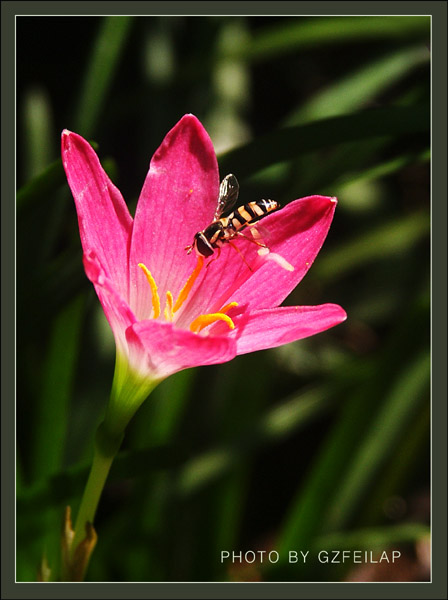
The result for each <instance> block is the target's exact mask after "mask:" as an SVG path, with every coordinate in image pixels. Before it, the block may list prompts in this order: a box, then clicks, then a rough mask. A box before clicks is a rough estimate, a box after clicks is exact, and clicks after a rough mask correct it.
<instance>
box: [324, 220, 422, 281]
mask: <svg viewBox="0 0 448 600" xmlns="http://www.w3.org/2000/svg"><path fill="white" fill-rule="evenodd" d="M429 227H430V222H429V215H428V214H427V213H424V212H421V211H419V212H414V213H411V214H409V215H406V216H404V217H401V218H400V219H394V220H391V221H389V222H387V223H385V224H384V223H381V224H380V225H379V226H378V227H375V228H374V229H372V230H371V231H368V232H363V233H362V235H360V236H358V237H356V238H355V239H352V240H350V241H349V242H348V243H347V244H344V245H343V246H340V247H339V248H334V249H333V250H332V252H331V255H330V254H327V255H325V256H322V258H321V259H319V261H318V262H317V263H316V265H315V266H314V267H313V277H316V279H323V280H325V281H326V282H329V281H331V280H332V279H333V278H334V277H338V278H339V277H343V276H344V275H347V274H348V273H350V272H351V271H352V270H354V269H356V268H359V267H360V266H363V267H364V266H365V265H366V264H369V263H371V262H373V261H377V260H380V259H383V260H384V259H387V258H388V257H389V256H391V255H395V254H397V253H399V252H404V251H406V250H408V249H409V248H411V247H412V246H413V245H414V244H416V243H417V242H418V241H419V240H420V239H422V237H424V236H426V235H428V234H429ZM379 242H380V243H379Z"/></svg>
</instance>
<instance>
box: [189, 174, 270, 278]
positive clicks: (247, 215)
mask: <svg viewBox="0 0 448 600" xmlns="http://www.w3.org/2000/svg"><path fill="white" fill-rule="evenodd" d="M238 195H239V184H238V181H237V178H236V177H235V175H232V174H229V175H226V177H224V179H223V180H222V181H221V185H220V186H219V195H218V201H217V205H216V210H215V215H214V217H213V221H212V222H211V223H210V225H208V227H206V228H205V229H203V230H202V231H198V233H196V235H195V236H194V240H193V243H192V244H191V245H190V246H187V247H186V248H185V250H187V253H188V254H190V252H191V251H192V250H193V248H194V249H195V251H196V254H198V255H199V256H203V257H204V258H208V257H209V256H211V255H212V254H213V253H214V251H215V249H216V248H218V256H219V252H220V251H221V247H222V246H223V245H224V244H226V243H227V244H230V245H231V246H232V247H233V248H234V249H235V250H236V251H237V252H238V253H240V251H239V250H238V248H237V247H236V246H235V245H234V244H232V242H231V240H232V239H233V238H235V237H236V236H242V237H244V238H246V239H247V240H249V241H250V242H254V243H255V244H257V245H258V246H261V247H263V248H266V246H265V244H263V243H261V242H260V241H256V240H255V239H251V238H248V237H247V236H245V235H244V234H243V233H242V232H241V230H242V229H244V228H245V227H247V226H252V225H253V224H254V223H255V222H256V221H258V220H259V219H261V217H263V216H264V215H267V214H268V213H270V212H271V211H273V210H275V209H277V208H279V206H280V205H279V204H278V202H276V201H275V200H256V201H254V202H249V203H248V204H244V205H242V206H240V207H238V208H237V209H236V210H234V211H233V212H231V213H230V214H229V215H228V216H226V217H223V216H222V215H223V214H224V213H226V212H228V211H229V210H231V208H233V206H234V205H235V203H236V201H237V200H238ZM254 237H255V236H254ZM240 254H241V253H240ZM243 260H244V258H243ZM244 262H246V261H244ZM246 264H247V263H246ZM248 266H249V265H248ZM249 268H250V267H249Z"/></svg>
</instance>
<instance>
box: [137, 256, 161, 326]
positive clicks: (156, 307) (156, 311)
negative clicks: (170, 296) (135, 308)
mask: <svg viewBox="0 0 448 600" xmlns="http://www.w3.org/2000/svg"><path fill="white" fill-rule="evenodd" d="M138 266H139V267H140V269H141V270H142V271H143V273H144V274H145V276H146V279H147V280H148V283H149V287H150V288H151V299H152V310H153V318H154V319H157V317H158V316H159V315H160V298H159V292H158V291H157V284H156V282H155V281H154V277H153V276H152V275H151V271H150V270H149V269H148V268H147V267H146V266H145V265H144V264H143V263H138Z"/></svg>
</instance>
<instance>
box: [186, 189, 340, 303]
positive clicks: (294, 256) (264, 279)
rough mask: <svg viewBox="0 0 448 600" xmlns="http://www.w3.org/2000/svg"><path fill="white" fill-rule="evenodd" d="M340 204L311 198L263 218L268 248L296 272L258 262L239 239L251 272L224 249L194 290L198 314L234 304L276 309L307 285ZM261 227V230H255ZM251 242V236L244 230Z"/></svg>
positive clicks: (250, 246) (248, 245)
mask: <svg viewBox="0 0 448 600" xmlns="http://www.w3.org/2000/svg"><path fill="white" fill-rule="evenodd" d="M336 204H337V201H336V198H329V197H326V196H308V197H306V198H301V199H299V200H295V201H294V202H291V203H290V204H288V205H287V206H285V207H284V208H282V209H281V210H279V211H276V212H274V213H271V214H269V215H267V216H266V217H264V218H263V220H262V221H261V224H260V225H259V227H260V229H261V230H262V231H263V232H264V231H266V232H267V236H268V239H266V240H265V241H266V242H267V244H268V246H269V248H270V249H271V250H272V251H273V252H276V253H278V254H280V255H281V256H282V257H283V258H284V259H286V261H288V262H289V263H290V264H291V265H292V266H293V267H294V271H287V270H285V269H284V268H282V267H281V266H280V265H278V264H277V263H275V262H274V261H270V260H266V259H265V258H262V257H260V256H258V253H257V252H258V247H257V246H256V244H254V243H251V242H249V241H247V240H244V239H242V238H235V240H234V242H235V244H236V245H237V246H238V248H239V250H240V251H241V254H242V255H243V256H244V259H245V260H246V262H247V263H248V264H249V265H251V266H252V267H253V270H252V271H251V270H250V269H249V267H248V266H247V264H245V263H244V261H243V259H242V257H241V256H239V254H238V253H237V252H235V250H234V248H232V247H230V246H229V245H226V247H224V248H223V249H222V251H221V256H220V258H219V259H218V260H216V261H214V262H212V263H211V264H210V266H209V268H207V269H206V270H205V271H206V273H205V275H204V277H203V278H202V280H201V281H200V282H198V284H197V287H196V290H195V298H194V305H195V308H196V310H198V311H199V312H200V313H206V312H215V311H216V310H219V307H221V306H223V305H225V304H227V303H228V302H230V301H235V302H238V303H239V304H241V305H247V306H248V307H249V308H254V309H255V308H256V309H260V308H269V307H275V306H278V305H279V304H281V303H282V302H283V300H284V299H285V298H286V297H287V296H288V294H289V293H290V292H291V291H292V290H293V289H294V288H295V287H296V286H297V284H298V283H299V282H300V281H301V280H302V279H303V277H304V276H305V274H306V273H307V271H308V269H309V268H310V267H311V265H312V263H313V261H314V259H315V258H316V256H317V254H318V252H319V250H320V249H321V247H322V245H323V243H324V241H325V238H326V236H327V233H328V230H329V228H330V225H331V221H332V219H333V214H334V211H335V208H336ZM256 227H257V226H256ZM244 234H245V235H246V236H247V237H251V234H250V232H248V231H247V229H246V230H244Z"/></svg>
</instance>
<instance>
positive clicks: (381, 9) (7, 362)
mask: <svg viewBox="0 0 448 600" xmlns="http://www.w3.org/2000/svg"><path fill="white" fill-rule="evenodd" d="M186 8H188V13H186ZM1 11H2V31H1V48H2V100H3V102H2V132H3V134H2V434H3V435H2V450H3V452H2V456H3V459H4V462H3V464H2V466H3V469H2V489H3V493H2V499H3V500H4V502H3V503H2V525H3V528H2V531H3V533H2V598H41V597H42V598H79V597H80V595H81V594H82V595H83V596H86V597H89V598H123V597H127V598H147V597H157V598H197V599H199V598H232V597H233V598H273V597H276V598H298V597H307V598H338V597H342V598H376V597H378V596H380V595H381V596H382V597H383V598H434V599H438V598H441V599H445V598H447V579H446V561H447V553H446V532H447V522H446V506H447V494H446V491H447V488H446V480H447V478H446V472H447V469H446V450H447V448H446V445H447V444H446V441H447V435H446V427H445V423H446V416H447V415H446V412H447V411H446V398H447V385H446V362H447V353H446V332H447V320H446V306H447V294H446V291H447V287H446V285H447V279H446V273H447V264H446V251H447V241H446V240H447V230H446V222H447V209H446V201H447V177H446V164H447V154H446V147H447V146H446V142H447V135H446V133H447V119H446V106H447V75H446V73H447V60H446V53H447V43H446V25H445V24H446V17H447V4H446V2H445V1H443V0H438V1H432V2H431V1H430V2H420V1H418V2H417V1H414V2H406V3H405V2H356V1H352V2H350V1H346V2H324V1H322V2H281V1H279V2H263V1H261V2H257V3H253V2H233V1H228V2H189V3H188V4H186V3H185V2H174V1H172V2H132V1H129V2H121V1H119V2H117V1H112V2H108V3H107V4H106V3H104V2H90V1H89V2H39V1H37V2H26V1H25V2H13V1H6V2H2V5H1ZM55 14H57V15H68V16H71V15H73V16H77V15H104V14H135V15H143V14H145V15H160V14H162V15H173V14H178V15H185V14H186V15H187V16H194V15H201V14H202V15H209V14H216V15H238V14H245V15H272V16H275V15H291V16H294V15H297V16H300V15H338V16H343V15H400V14H401V15H432V17H433V18H432V85H433V96H432V124H433V127H432V152H433V155H432V272H433V276H432V324H433V329H432V415H433V419H432V435H433V447H432V457H433V464H432V467H433V470H432V473H433V476H432V482H433V483H432V499H433V512H432V514H433V517H432V519H433V520H432V525H433V527H432V533H433V555H432V578H433V580H432V582H431V583H396V584H390V583H360V584H357V583H350V584H349V583H289V582H288V583H113V584H111V583H97V584H95V583H85V584H71V583H66V584H65V583H53V584H38V583H15V526H14V525H15V522H14V518H12V517H13V516H14V514H15V513H14V510H15V469H14V463H13V461H11V460H10V457H11V456H14V447H15V435H14V433H13V432H14V431H15V352H14V348H15V342H14V340H15V336H14V333H15V327H14V316H15V260H14V252H15V202H14V200H13V199H14V198H15V181H14V176H13V174H14V173H15V157H14V152H13V150H12V149H13V148H15V17H16V16H17V15H29V16H33V15H35V16H38V15H55ZM80 585H81V586H82V589H80V588H79V587H78V586H80Z"/></svg>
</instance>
